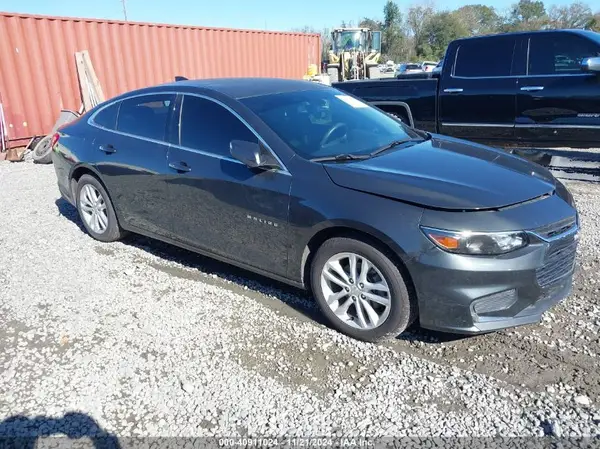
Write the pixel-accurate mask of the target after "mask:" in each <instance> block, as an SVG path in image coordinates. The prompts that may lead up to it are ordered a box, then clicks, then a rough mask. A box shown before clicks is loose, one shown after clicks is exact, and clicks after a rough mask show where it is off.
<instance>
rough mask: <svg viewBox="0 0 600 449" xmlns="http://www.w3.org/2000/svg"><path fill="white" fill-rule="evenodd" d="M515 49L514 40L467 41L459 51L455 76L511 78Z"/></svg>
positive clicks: (461, 45)
mask: <svg viewBox="0 0 600 449" xmlns="http://www.w3.org/2000/svg"><path fill="white" fill-rule="evenodd" d="M514 49H515V39H514V38H501V39H498V38H494V39H473V40H466V41H464V42H463V43H461V44H460V46H459V47H458V49H457V51H458V54H457V57H456V65H455V67H454V75H455V76H462V77H467V78H474V77H487V76H510V74H511V66H512V60H513V52H514Z"/></svg>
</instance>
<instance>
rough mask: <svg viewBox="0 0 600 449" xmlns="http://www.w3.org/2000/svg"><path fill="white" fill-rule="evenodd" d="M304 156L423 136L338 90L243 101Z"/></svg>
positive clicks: (359, 150) (358, 150) (358, 151)
mask: <svg viewBox="0 0 600 449" xmlns="http://www.w3.org/2000/svg"><path fill="white" fill-rule="evenodd" d="M241 102H242V103H244V104H245V105H246V106H247V107H248V108H250V109H251V110H252V111H253V112H254V113H255V114H257V115H258V116H259V117H260V118H261V119H262V120H263V121H264V122H265V123H266V124H267V125H268V126H269V127H270V128H271V129H272V130H273V131H274V132H275V133H276V134H277V135H278V136H279V137H280V138H281V139H282V140H283V141H284V142H285V143H286V144H288V145H289V146H290V147H291V148H292V149H293V150H294V151H295V152H296V153H297V154H298V155H300V156H301V157H303V158H304V159H314V158H322V157H329V156H333V155H337V154H341V153H343V154H347V155H366V154H369V153H371V152H373V151H375V150H377V149H378V148H381V147H382V146H385V145H388V144H390V143H392V142H395V141H399V140H408V139H420V138H421V136H420V135H419V134H417V133H416V132H415V131H413V130H412V129H411V128H409V127H406V126H404V125H402V124H401V123H400V122H398V121H397V120H395V119H393V118H392V117H390V116H388V115H387V114H386V113H384V112H382V111H380V110H379V109H376V108H374V107H372V106H370V105H368V104H367V103H364V102H362V101H360V100H357V99H356V98H354V97H351V96H349V95H347V94H345V93H343V92H341V91H339V90H337V89H332V88H323V89H314V90H313V89H311V90H306V91H297V92H286V93H279V94H271V95H262V96H257V97H250V98H245V99H243V100H241Z"/></svg>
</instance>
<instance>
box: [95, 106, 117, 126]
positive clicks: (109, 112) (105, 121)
mask: <svg viewBox="0 0 600 449" xmlns="http://www.w3.org/2000/svg"><path fill="white" fill-rule="evenodd" d="M120 105H121V103H114V104H112V105H110V106H108V107H106V108H104V109H101V110H100V112H98V113H97V114H96V116H95V117H94V123H96V124H97V125H99V126H103V127H104V128H108V129H115V128H116V126H117V113H118V112H119V106H120Z"/></svg>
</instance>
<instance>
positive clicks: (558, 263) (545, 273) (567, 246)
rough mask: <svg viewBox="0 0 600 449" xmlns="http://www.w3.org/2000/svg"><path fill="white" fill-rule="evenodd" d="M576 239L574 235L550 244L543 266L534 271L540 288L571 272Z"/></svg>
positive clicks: (573, 263) (575, 250)
mask: <svg viewBox="0 0 600 449" xmlns="http://www.w3.org/2000/svg"><path fill="white" fill-rule="evenodd" d="M563 232H564V231H563ZM576 253H577V239H576V238H575V236H574V235H571V236H569V237H565V238H564V239H560V240H557V241H555V242H552V243H550V248H549V249H548V252H547V253H546V258H545V259H544V265H543V266H542V267H541V268H538V269H537V270H536V277H537V282H538V284H539V286H540V287H542V288H545V287H548V286H550V285H552V284H554V283H555V282H557V281H558V280H559V279H561V278H562V277H564V276H566V275H568V274H569V273H571V272H572V271H573V267H574V265H575V255H576Z"/></svg>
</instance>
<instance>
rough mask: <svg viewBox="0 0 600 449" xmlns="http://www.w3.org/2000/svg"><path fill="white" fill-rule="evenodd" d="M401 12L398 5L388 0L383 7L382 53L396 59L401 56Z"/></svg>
mask: <svg viewBox="0 0 600 449" xmlns="http://www.w3.org/2000/svg"><path fill="white" fill-rule="evenodd" d="M403 38H404V36H403V33H402V13H401V12H400V8H399V7H398V5H397V4H396V3H395V2H393V1H392V0H388V1H387V3H386V4H385V6H384V7H383V27H382V44H381V46H382V53H383V54H385V55H386V56H387V58H390V59H393V60H398V59H399V58H400V57H401V56H402V44H403V42H402V41H403Z"/></svg>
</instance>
